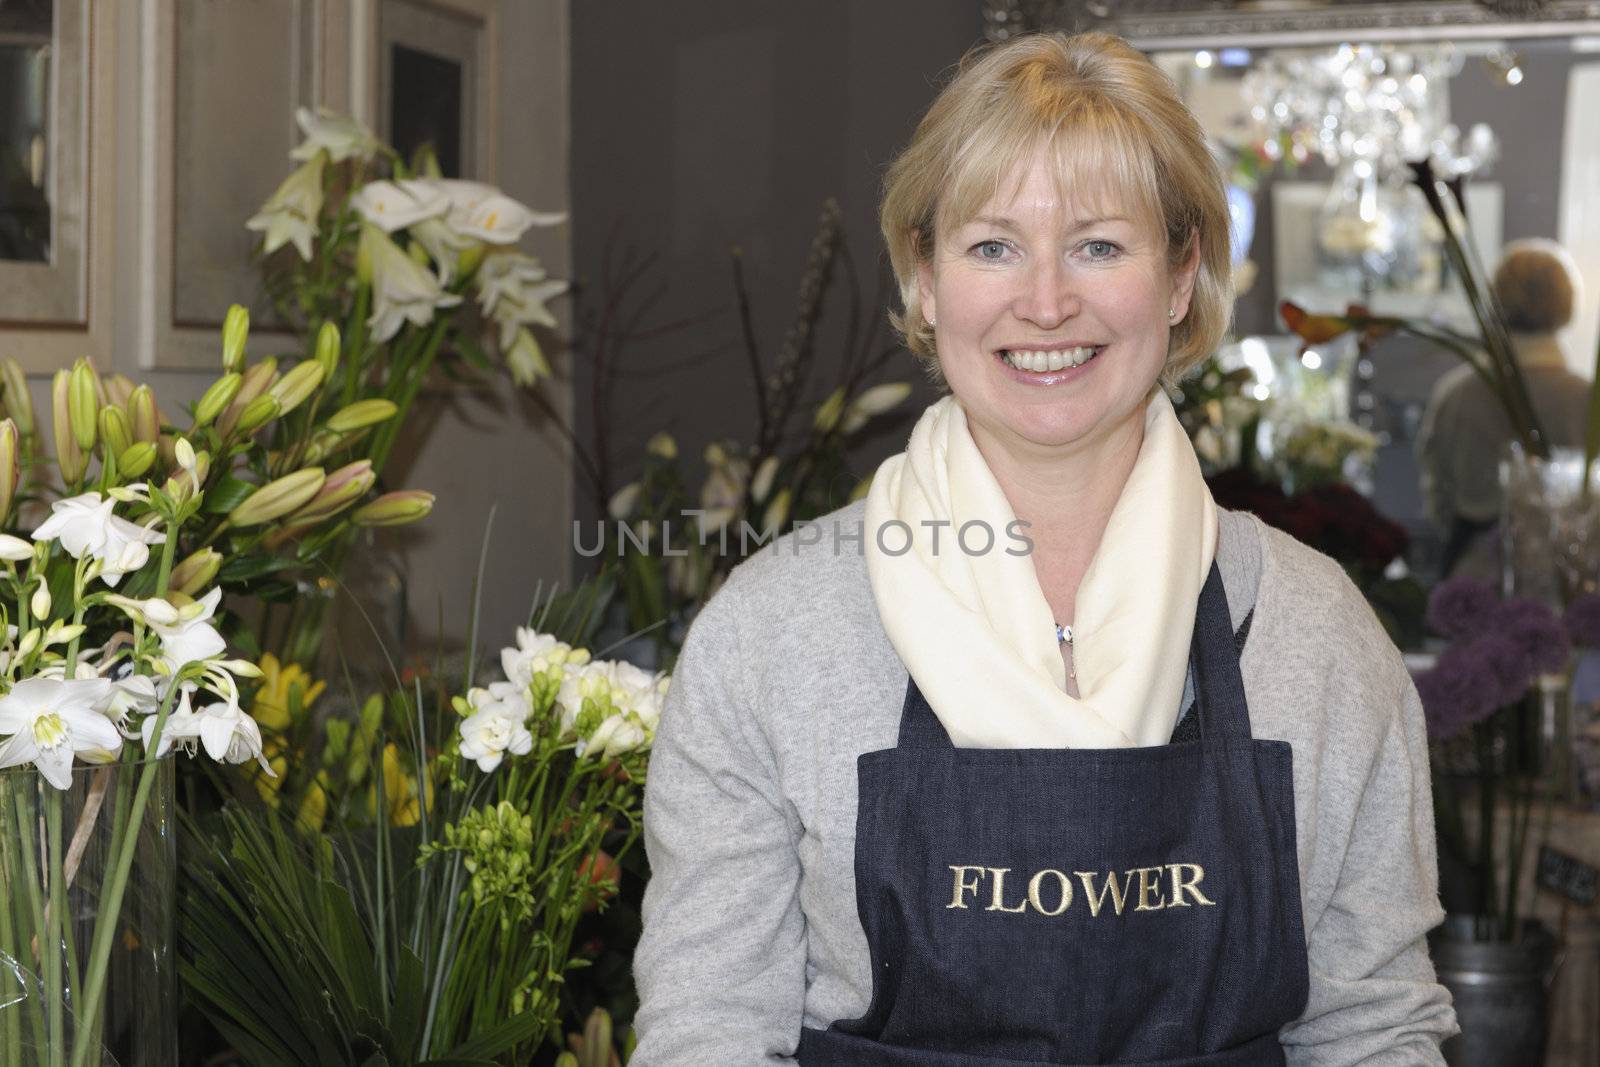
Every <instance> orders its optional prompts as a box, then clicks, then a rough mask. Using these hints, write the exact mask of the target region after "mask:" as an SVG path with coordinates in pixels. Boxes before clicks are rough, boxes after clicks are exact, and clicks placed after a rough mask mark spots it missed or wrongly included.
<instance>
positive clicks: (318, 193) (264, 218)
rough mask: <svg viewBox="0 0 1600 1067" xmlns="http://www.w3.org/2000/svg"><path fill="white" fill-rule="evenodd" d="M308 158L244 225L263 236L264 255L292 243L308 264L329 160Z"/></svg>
mask: <svg viewBox="0 0 1600 1067" xmlns="http://www.w3.org/2000/svg"><path fill="white" fill-rule="evenodd" d="M309 158H310V162H308V163H306V164H304V165H303V166H300V167H297V168H296V169H295V170H294V171H293V172H292V173H291V174H290V175H289V176H288V177H287V178H285V179H283V184H281V185H279V186H278V188H277V191H276V192H274V193H273V194H272V195H271V196H270V197H268V198H267V202H266V203H265V204H263V205H261V210H260V211H258V212H256V214H254V215H252V216H251V217H250V218H249V219H248V220H247V221H246V222H245V224H244V225H245V229H248V230H255V231H257V232H262V233H265V234H266V244H265V246H264V247H263V248H262V251H263V252H265V253H266V254H267V255H271V254H272V253H274V252H276V251H277V250H278V249H280V248H282V247H283V246H284V245H286V244H290V243H291V242H292V243H293V244H294V247H295V250H296V251H297V252H299V253H300V258H301V259H303V260H305V261H306V262H308V263H309V262H310V261H311V239H312V238H313V237H315V236H316V235H317V216H318V215H319V214H320V213H321V212H322V166H323V163H324V162H325V161H326V160H327V158H328V157H327V156H325V155H323V154H321V153H317V154H315V155H312V156H311V157H309Z"/></svg>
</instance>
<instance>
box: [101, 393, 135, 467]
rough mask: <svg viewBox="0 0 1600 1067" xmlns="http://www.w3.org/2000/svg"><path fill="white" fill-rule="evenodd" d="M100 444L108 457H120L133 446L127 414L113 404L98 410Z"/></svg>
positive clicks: (131, 430) (131, 431) (131, 429)
mask: <svg viewBox="0 0 1600 1067" xmlns="http://www.w3.org/2000/svg"><path fill="white" fill-rule="evenodd" d="M100 442H101V444H102V445H104V446H105V454H106V455H108V456H120V455H122V453H124V452H126V451H127V450H128V446H129V445H132V444H133V427H131V426H130V425H128V413H127V412H126V411H123V410H122V409H121V408H120V407H118V406H117V405H115V404H107V405H106V406H105V407H103V408H101V409H100Z"/></svg>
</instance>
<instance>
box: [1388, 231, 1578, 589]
mask: <svg viewBox="0 0 1600 1067" xmlns="http://www.w3.org/2000/svg"><path fill="white" fill-rule="evenodd" d="M1490 284H1491V288H1492V290H1493V292H1494V296H1495V299H1496V300H1497V301H1499V303H1500V308H1501V310H1502V311H1503V312H1504V314H1505V319H1506V325H1507V327H1509V329H1510V331H1511V346H1512V350H1513V352H1514V354H1515V357H1516V360H1517V366H1518V367H1520V368H1521V370H1522V376H1523V379H1524V380H1525V381H1526V382H1527V383H1528V394H1529V397H1530V398H1531V399H1532V401H1533V409H1534V411H1535V412H1536V413H1537V414H1538V416H1539V421H1540V423H1541V424H1542V425H1543V426H1544V430H1545V434H1546V436H1547V437H1548V438H1549V443H1550V445H1551V446H1552V447H1574V446H1577V447H1581V446H1582V445H1583V435H1584V426H1585V423H1586V421H1587V419H1588V405H1589V383H1588V382H1587V381H1586V380H1585V379H1583V378H1582V377H1580V376H1579V375H1577V374H1575V373H1573V371H1572V369H1571V365H1570V364H1569V363H1568V361H1567V358H1566V353H1565V352H1564V351H1563V350H1562V346H1561V343H1560V341H1559V340H1558V339H1557V338H1556V334H1557V333H1558V332H1559V331H1560V330H1561V329H1562V328H1564V327H1565V326H1566V325H1567V323H1569V322H1571V321H1572V314H1573V310H1574V308H1576V307H1577V305H1578V302H1579V292H1580V289H1579V286H1580V281H1579V277H1578V269H1577V265H1576V264H1575V263H1573V261H1572V257H1571V256H1570V255H1568V254H1567V252H1566V250H1565V249H1563V248H1562V247H1561V246H1560V245H1558V244H1556V243H1555V242H1554V241H1548V240H1544V239H1542V238H1531V239H1527V240H1521V241H1513V242H1511V243H1510V244H1508V245H1507V246H1506V249H1505V254H1504V255H1503V256H1501V258H1500V264H1499V266H1497V267H1496V268H1495V272H1494V279H1493V281H1492V282H1491V283H1490ZM1514 436H1515V435H1514V433H1513V431H1512V429H1511V423H1510V421H1509V420H1508V419H1507V418H1506V413H1505V409H1504V407H1503V406H1502V404H1501V402H1500V398H1499V397H1498V396H1496V395H1495V393H1494V391H1493V390H1492V389H1491V388H1490V387H1489V385H1488V383H1486V382H1485V381H1484V380H1483V379H1482V378H1480V377H1479V376H1478V375H1477V374H1476V373H1475V372H1474V371H1473V369H1472V368H1471V367H1468V366H1464V365H1463V366H1460V367H1457V368H1455V369H1454V370H1452V371H1450V372H1449V373H1448V374H1445V375H1444V376H1443V377H1442V378H1440V379H1439V383H1438V385H1436V386H1435V387H1434V390H1433V395H1432V397H1431V398H1430V399H1429V401H1428V408H1427V411H1426V412H1425V413H1424V415H1423V418H1422V429H1421V432H1420V433H1419V434H1418V435H1417V464H1418V466H1419V467H1420V468H1421V478H1422V500H1423V505H1424V507H1425V508H1426V510H1427V513H1428V518H1429V519H1431V520H1432V521H1433V523H1434V525H1435V526H1437V527H1438V529H1439V532H1440V533H1441V534H1442V535H1443V536H1444V539H1445V543H1444V551H1443V553H1442V556H1441V559H1440V567H1439V576H1440V577H1441V578H1443V577H1447V576H1449V575H1450V574H1451V573H1452V572H1456V571H1461V572H1463V573H1467V572H1470V573H1481V574H1482V575H1483V576H1485V577H1491V578H1493V577H1497V570H1496V568H1495V566H1494V564H1493V562H1492V557H1493V545H1492V544H1491V541H1492V538H1490V537H1487V536H1485V535H1486V534H1487V533H1488V532H1489V531H1490V530H1491V529H1492V528H1493V527H1494V525H1495V521H1496V520H1497V519H1498V518H1499V516H1500V460H1501V457H1503V456H1504V455H1505V454H1506V447H1507V446H1508V445H1509V444H1510V443H1511V441H1512V440H1513V438H1514Z"/></svg>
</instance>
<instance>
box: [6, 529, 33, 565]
mask: <svg viewBox="0 0 1600 1067" xmlns="http://www.w3.org/2000/svg"><path fill="white" fill-rule="evenodd" d="M32 558H33V545H32V544H30V543H29V542H27V541H24V540H23V539H22V538H20V537H13V536H12V535H11V534H0V559H3V560H5V561H6V562H8V563H24V562H26V561H28V560H30V559H32Z"/></svg>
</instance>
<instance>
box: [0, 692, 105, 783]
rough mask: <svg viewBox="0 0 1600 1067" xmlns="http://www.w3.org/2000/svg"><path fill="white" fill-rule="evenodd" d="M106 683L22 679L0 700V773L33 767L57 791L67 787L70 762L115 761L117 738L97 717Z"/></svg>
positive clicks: (102, 716) (70, 773)
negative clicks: (3, 738) (83, 759)
mask: <svg viewBox="0 0 1600 1067" xmlns="http://www.w3.org/2000/svg"><path fill="white" fill-rule="evenodd" d="M110 686H111V683H110V682H108V681H106V680H105V679H103V678H93V679H74V680H72V681H61V680H58V679H54V678H24V679H22V680H21V681H20V682H18V683H17V684H16V685H14V686H12V687H11V691H10V692H9V693H7V694H5V695H4V696H0V734H9V735H10V737H9V738H7V740H6V741H5V743H4V744H0V768H3V767H18V766H21V765H22V764H24V763H32V764H33V765H34V766H35V767H37V768H38V769H39V773H40V774H41V775H43V776H44V779H45V781H47V782H49V783H50V784H51V785H53V786H55V787H56V788H57V789H66V788H68V787H69V786H71V785H72V760H73V757H74V756H76V755H82V756H84V757H86V758H89V759H91V760H94V761H96V762H107V761H110V760H111V759H114V758H115V757H116V755H117V753H118V752H120V751H121V750H122V735H121V734H120V733H118V732H117V728H116V726H115V725H113V724H112V722H111V720H110V719H107V718H106V717H105V716H104V715H103V714H101V713H100V711H99V709H98V706H99V704H100V703H101V702H102V701H103V700H104V699H105V696H106V692H107V690H108V689H109V688H110Z"/></svg>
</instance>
